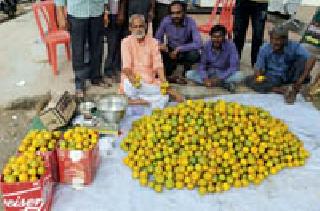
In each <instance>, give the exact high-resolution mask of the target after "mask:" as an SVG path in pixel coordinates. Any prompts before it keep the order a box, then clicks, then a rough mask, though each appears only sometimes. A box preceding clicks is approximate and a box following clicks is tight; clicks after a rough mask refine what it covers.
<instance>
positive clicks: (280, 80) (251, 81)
mask: <svg viewBox="0 0 320 211" xmlns="http://www.w3.org/2000/svg"><path fill="white" fill-rule="evenodd" d="M305 64H306V59H304V58H300V59H297V60H296V61H295V62H294V63H293V64H292V65H291V68H290V69H289V70H288V71H287V72H286V73H285V76H284V77H280V76H272V75H268V74H266V79H265V80H264V81H263V82H261V83H256V82H255V77H254V76H249V77H248V78H247V79H246V84H247V86H248V87H250V88H252V89H253V90H255V91H256V92H260V93H267V92H270V91H272V88H273V87H280V86H282V85H285V84H293V83H295V82H297V80H299V78H300V77H301V75H302V74H303V72H304V68H305ZM310 81H311V79H310V76H307V78H306V79H305V80H304V82H303V83H309V82H310Z"/></svg>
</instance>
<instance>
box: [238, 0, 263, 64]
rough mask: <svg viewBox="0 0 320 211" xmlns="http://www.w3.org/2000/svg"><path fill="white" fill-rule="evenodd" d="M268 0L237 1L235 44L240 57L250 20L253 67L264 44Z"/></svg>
mask: <svg viewBox="0 0 320 211" xmlns="http://www.w3.org/2000/svg"><path fill="white" fill-rule="evenodd" d="M267 11H268V0H236V9H235V27H234V43H235V44H236V47H237V50H238V53H239V56H240V57H241V52H242V49H243V46H244V43H245V39H246V32H247V29H248V25H249V18H250V17H251V23H252V44H251V66H252V67H253V66H254V64H255V63H256V60H257V55H258V52H259V48H260V46H261V45H262V43H263V37H264V27H265V22H266V18H267Z"/></svg>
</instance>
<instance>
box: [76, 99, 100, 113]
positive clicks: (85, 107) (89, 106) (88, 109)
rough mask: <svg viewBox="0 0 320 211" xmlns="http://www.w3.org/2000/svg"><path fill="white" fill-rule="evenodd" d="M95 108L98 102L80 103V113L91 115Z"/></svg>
mask: <svg viewBox="0 0 320 211" xmlns="http://www.w3.org/2000/svg"><path fill="white" fill-rule="evenodd" d="M94 108H96V104H95V103H94V102H83V103H80V105H79V113H80V114H83V115H91V114H92V111H93V109H94Z"/></svg>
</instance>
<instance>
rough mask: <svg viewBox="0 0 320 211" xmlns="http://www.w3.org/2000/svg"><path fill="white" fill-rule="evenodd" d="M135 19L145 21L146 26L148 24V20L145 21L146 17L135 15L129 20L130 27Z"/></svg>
mask: <svg viewBox="0 0 320 211" xmlns="http://www.w3.org/2000/svg"><path fill="white" fill-rule="evenodd" d="M134 19H140V20H142V21H143V23H144V24H146V19H145V17H144V15H140V14H133V15H131V16H130V18H129V26H131V25H132V23H133V20H134Z"/></svg>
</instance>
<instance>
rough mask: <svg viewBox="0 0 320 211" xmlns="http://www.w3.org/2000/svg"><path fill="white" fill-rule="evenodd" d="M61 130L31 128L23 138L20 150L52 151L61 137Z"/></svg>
mask: <svg viewBox="0 0 320 211" xmlns="http://www.w3.org/2000/svg"><path fill="white" fill-rule="evenodd" d="M61 134H62V133H61V132H60V131H53V132H50V131H47V130H30V131H29V132H28V134H27V135H26V136H25V137H24V138H23V139H22V141H21V143H20V145H19V147H18V151H19V152H20V153H24V152H33V153H35V152H36V151H40V152H47V151H52V150H54V149H55V147H56V143H57V141H58V140H59V139H60V137H61Z"/></svg>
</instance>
